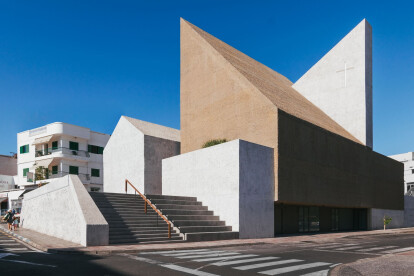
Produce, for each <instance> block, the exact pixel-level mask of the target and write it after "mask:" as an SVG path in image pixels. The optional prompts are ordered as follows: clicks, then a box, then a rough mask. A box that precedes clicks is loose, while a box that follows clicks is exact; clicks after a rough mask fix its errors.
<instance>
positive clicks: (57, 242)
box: [0, 224, 414, 255]
mask: <svg viewBox="0 0 414 276" xmlns="http://www.w3.org/2000/svg"><path fill="white" fill-rule="evenodd" d="M0 231H4V232H6V231H7V232H8V233H9V234H10V231H8V230H7V226H6V225H5V224H0ZM413 232H414V228H400V229H390V230H385V231H384V230H374V231H362V232H343V233H326V234H313V235H296V236H282V237H276V238H266V239H239V240H224V241H206V242H177V243H158V244H133V245H108V246H89V247H83V246H81V245H79V244H75V243H71V242H68V241H65V240H61V239H58V238H55V237H51V236H47V235H44V234H40V233H38V232H35V231H33V230H29V229H24V228H19V229H18V230H17V231H15V232H12V235H13V236H14V237H16V238H18V239H20V240H22V241H24V242H26V243H28V244H29V245H31V246H33V247H35V248H37V249H40V250H42V251H45V252H51V253H60V254H88V255H90V254H92V255H95V254H99V255H107V254H113V253H137V252H143V251H157V250H171V249H195V248H213V247H224V246H240V245H253V244H283V243H297V242H306V241H309V242H310V241H318V242H323V241H329V240H331V239H335V238H342V237H353V236H369V235H377V234H397V233H413Z"/></svg>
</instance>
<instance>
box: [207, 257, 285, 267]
mask: <svg viewBox="0 0 414 276" xmlns="http://www.w3.org/2000/svg"><path fill="white" fill-rule="evenodd" d="M277 259H280V258H279V257H261V258H253V259H243V260H237V261H228V262H217V263H212V265H216V266H225V265H235V264H244V263H253V262H259V261H270V260H277Z"/></svg>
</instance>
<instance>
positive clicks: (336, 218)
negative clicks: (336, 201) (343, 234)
mask: <svg viewBox="0 0 414 276" xmlns="http://www.w3.org/2000/svg"><path fill="white" fill-rule="evenodd" d="M331 212H332V217H331V221H332V222H331V226H332V227H331V230H332V231H338V230H339V210H338V209H336V208H333V209H331Z"/></svg>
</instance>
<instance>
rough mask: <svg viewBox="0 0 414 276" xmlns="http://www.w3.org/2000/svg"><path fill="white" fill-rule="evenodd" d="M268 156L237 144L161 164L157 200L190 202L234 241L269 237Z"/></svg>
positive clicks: (257, 147)
mask: <svg viewBox="0 0 414 276" xmlns="http://www.w3.org/2000/svg"><path fill="white" fill-rule="evenodd" d="M273 179H274V174H273V150H272V149H271V148H268V147H264V146H261V145H257V144H252V143H249V142H246V141H242V140H234V141H230V142H227V143H224V144H220V145H217V146H214V147H210V148H205V149H202V150H197V151H194V152H190V153H186V154H182V155H179V156H176V157H171V158H167V159H164V160H163V194H165V195H177V196H194V197H197V199H198V200H199V201H201V202H203V205H206V206H208V208H209V210H212V211H214V214H215V215H218V216H220V219H221V220H224V221H225V222H226V225H230V226H232V230H233V231H239V232H240V238H260V237H272V236H273V235H274V223H273V218H274V208H273V203H274V201H273V198H274V190H273V187H274V182H273Z"/></svg>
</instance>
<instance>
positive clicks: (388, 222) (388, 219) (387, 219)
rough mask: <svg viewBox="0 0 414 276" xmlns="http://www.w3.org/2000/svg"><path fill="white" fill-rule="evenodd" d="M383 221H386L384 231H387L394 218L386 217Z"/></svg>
mask: <svg viewBox="0 0 414 276" xmlns="http://www.w3.org/2000/svg"><path fill="white" fill-rule="evenodd" d="M383 221H384V230H385V228H386V226H387V225H388V224H390V222H391V221H392V218H391V217H387V216H384V218H383Z"/></svg>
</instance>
